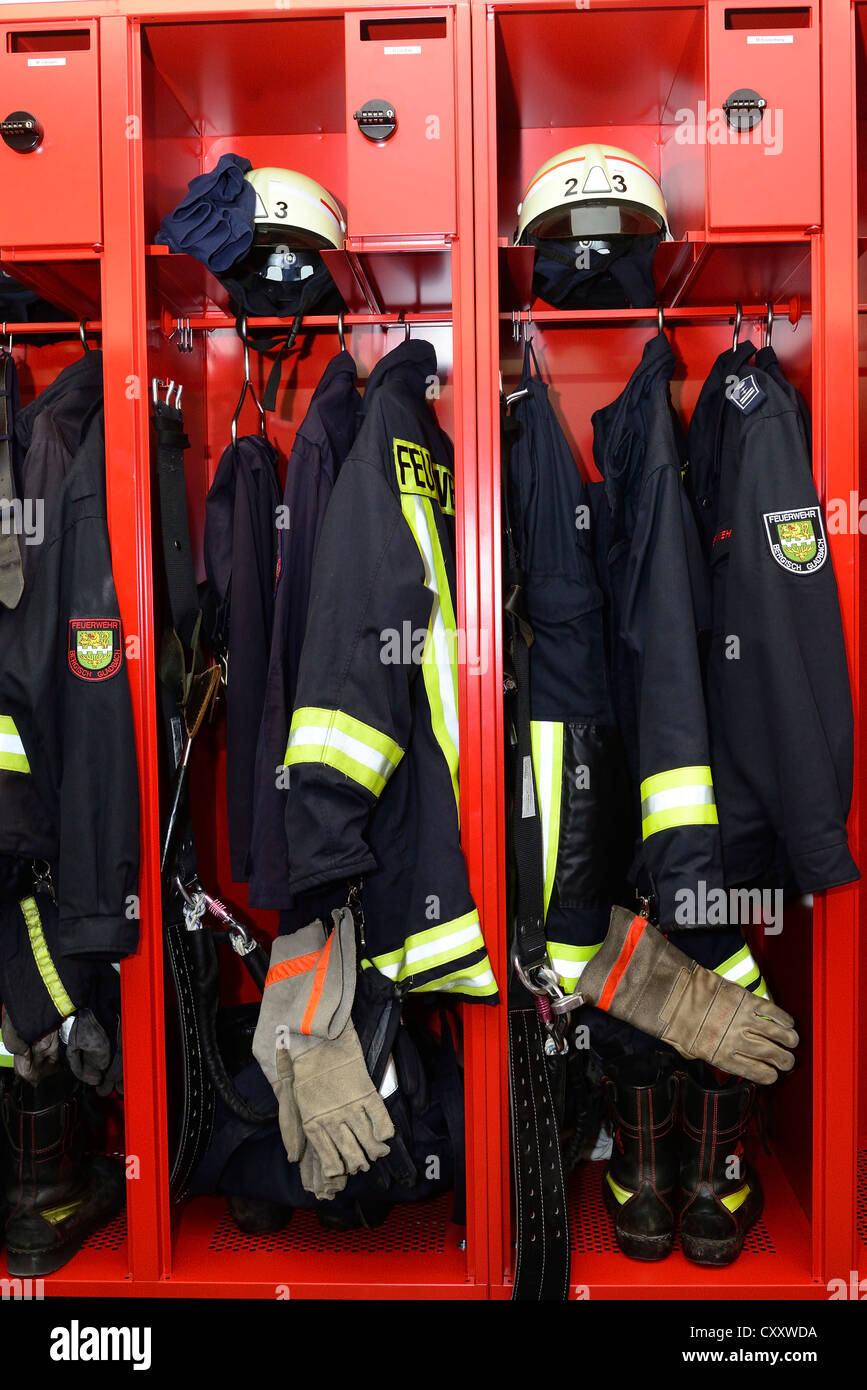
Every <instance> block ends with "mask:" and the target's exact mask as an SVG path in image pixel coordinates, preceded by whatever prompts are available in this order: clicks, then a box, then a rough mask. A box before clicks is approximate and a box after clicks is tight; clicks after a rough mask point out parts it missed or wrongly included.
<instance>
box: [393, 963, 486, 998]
mask: <svg viewBox="0 0 867 1390" xmlns="http://www.w3.org/2000/svg"><path fill="white" fill-rule="evenodd" d="M408 992H409V993H410V994H437V993H440V992H443V993H461V994H471V995H473V997H474V998H485V997H488V996H490V995H492V994H496V992H497V982H496V980H495V979H494V972H493V970H492V969H491V966H490V962H489V961H488V958H487V956H486V957H485V959H484V960H483V961H479V962H477V964H476V965H474V966H473V967H472V971H471V973H469V974H468V973H467V967H466V966H464V967H463V968H462V969H460V970H455V971H453V973H452V974H451V975H443V976H441V977H440V979H438V980H429V981H428V982H427V984H424V985H418V986H417V987H416V988H415V989H410V990H409V991H408Z"/></svg>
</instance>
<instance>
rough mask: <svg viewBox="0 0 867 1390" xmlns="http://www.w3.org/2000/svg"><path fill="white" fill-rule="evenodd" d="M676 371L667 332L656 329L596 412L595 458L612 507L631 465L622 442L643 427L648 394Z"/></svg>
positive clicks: (594, 425) (594, 417)
mask: <svg viewBox="0 0 867 1390" xmlns="http://www.w3.org/2000/svg"><path fill="white" fill-rule="evenodd" d="M673 372H674V353H673V352H672V349H671V343H670V342H669V341H668V338H667V337H666V335H665V334H664V333H656V334H654V336H653V337H652V338H650V339H648V341H647V342H646V343H645V344H644V351H643V352H642V354H641V361H640V362H639V364H638V366H637V367H636V368H635V371H634V372H633V373H632V376H631V377H630V378H629V380H628V382H627V383H626V385H625V387H624V388H623V390H622V391H621V393H620V395H619V396H618V397H617V399H616V400H614V401H612V402H611V404H610V405H606V406H603V407H602V409H601V410H597V411H594V413H593V416H592V424H593V461H594V463H595V464H596V467H597V468H598V469H599V472H600V473H601V474H602V477H603V478H604V480H605V495H606V497H607V499H608V503H609V506H611V507H613V506H614V505H615V503H616V498H617V493H618V491H619V483H618V480H619V476H620V474H621V473H622V472H623V470H624V469H625V468H627V467H628V466H629V455H628V451H627V453H626V454H624V456H623V457H622V459H621V456H620V446H621V444H622V442H623V440H624V439H625V438H626V437H627V436H628V435H630V434H636V433H638V432H639V431H640V429H641V426H642V423H643V411H644V407H645V405H646V402H647V400H648V398H649V396H650V395H651V393H652V392H653V391H654V390H656V389H658V387H659V386H660V385H663V384H667V383H668V382H669V381H670V380H671V377H672V374H673Z"/></svg>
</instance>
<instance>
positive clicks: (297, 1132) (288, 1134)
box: [274, 1047, 348, 1202]
mask: <svg viewBox="0 0 867 1390" xmlns="http://www.w3.org/2000/svg"><path fill="white" fill-rule="evenodd" d="M274 1091H275V1094H276V1096H277V1106H278V1123H279V1125H280V1135H281V1137H282V1139H283V1144H284V1146H285V1149H286V1156H287V1158H288V1159H289V1161H290V1163H298V1164H299V1171H300V1174H301V1186H302V1187H303V1188H304V1190H305V1192H312V1193H313V1195H314V1197H316V1198H317V1199H318V1200H319V1201H321V1202H329V1201H331V1199H332V1198H333V1197H336V1196H337V1194H338V1192H342V1191H343V1189H344V1187H345V1186H346V1183H347V1181H348V1175H347V1174H346V1173H341V1174H340V1176H339V1177H334V1178H326V1177H325V1174H324V1173H323V1172H322V1165H321V1163H320V1162H319V1156H318V1154H317V1151H316V1150H315V1149H314V1148H313V1146H312V1145H310V1144H308V1143H307V1138H306V1136H305V1134H304V1126H303V1124H302V1122H301V1112H300V1110H299V1109H298V1103H297V1101H296V1100H295V1070H294V1068H293V1066H292V1058H291V1057H290V1055H289V1052H288V1050H287V1049H286V1048H285V1047H278V1049H277V1082H276V1085H275V1087H274Z"/></svg>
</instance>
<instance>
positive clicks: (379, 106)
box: [352, 98, 397, 140]
mask: <svg viewBox="0 0 867 1390" xmlns="http://www.w3.org/2000/svg"><path fill="white" fill-rule="evenodd" d="M352 119H353V120H354V121H357V122H358V129H359V130H360V131H361V133H362V135H366V136H367V138H368V140H388V139H389V137H390V136H392V135H393V134H394V132H395V130H396V129H397V112H396V111H395V109H394V106H393V104H392V103H391V102H390V101H380V100H379V98H376V99H375V100H373V101H366V102H365V103H364V105H363V106H362V107H361V109H360V111H355V112H353V116H352Z"/></svg>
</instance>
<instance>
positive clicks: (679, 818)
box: [641, 806, 719, 840]
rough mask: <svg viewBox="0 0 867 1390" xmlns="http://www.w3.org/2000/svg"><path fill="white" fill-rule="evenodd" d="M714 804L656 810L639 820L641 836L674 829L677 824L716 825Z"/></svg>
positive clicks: (646, 836) (647, 836)
mask: <svg viewBox="0 0 867 1390" xmlns="http://www.w3.org/2000/svg"><path fill="white" fill-rule="evenodd" d="M718 823H719V821H718V817H717V813H716V806H678V807H676V808H675V807H672V809H671V810H668V811H656V812H654V814H653V815H650V816H645V818H644V819H643V820H642V822H641V833H642V837H643V838H644V839H645V840H647V839H648V838H649V837H650V836H651V835H655V834H656V833H657V831H659V830H674V829H676V828H677V826H679V825H717V824H718Z"/></svg>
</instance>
